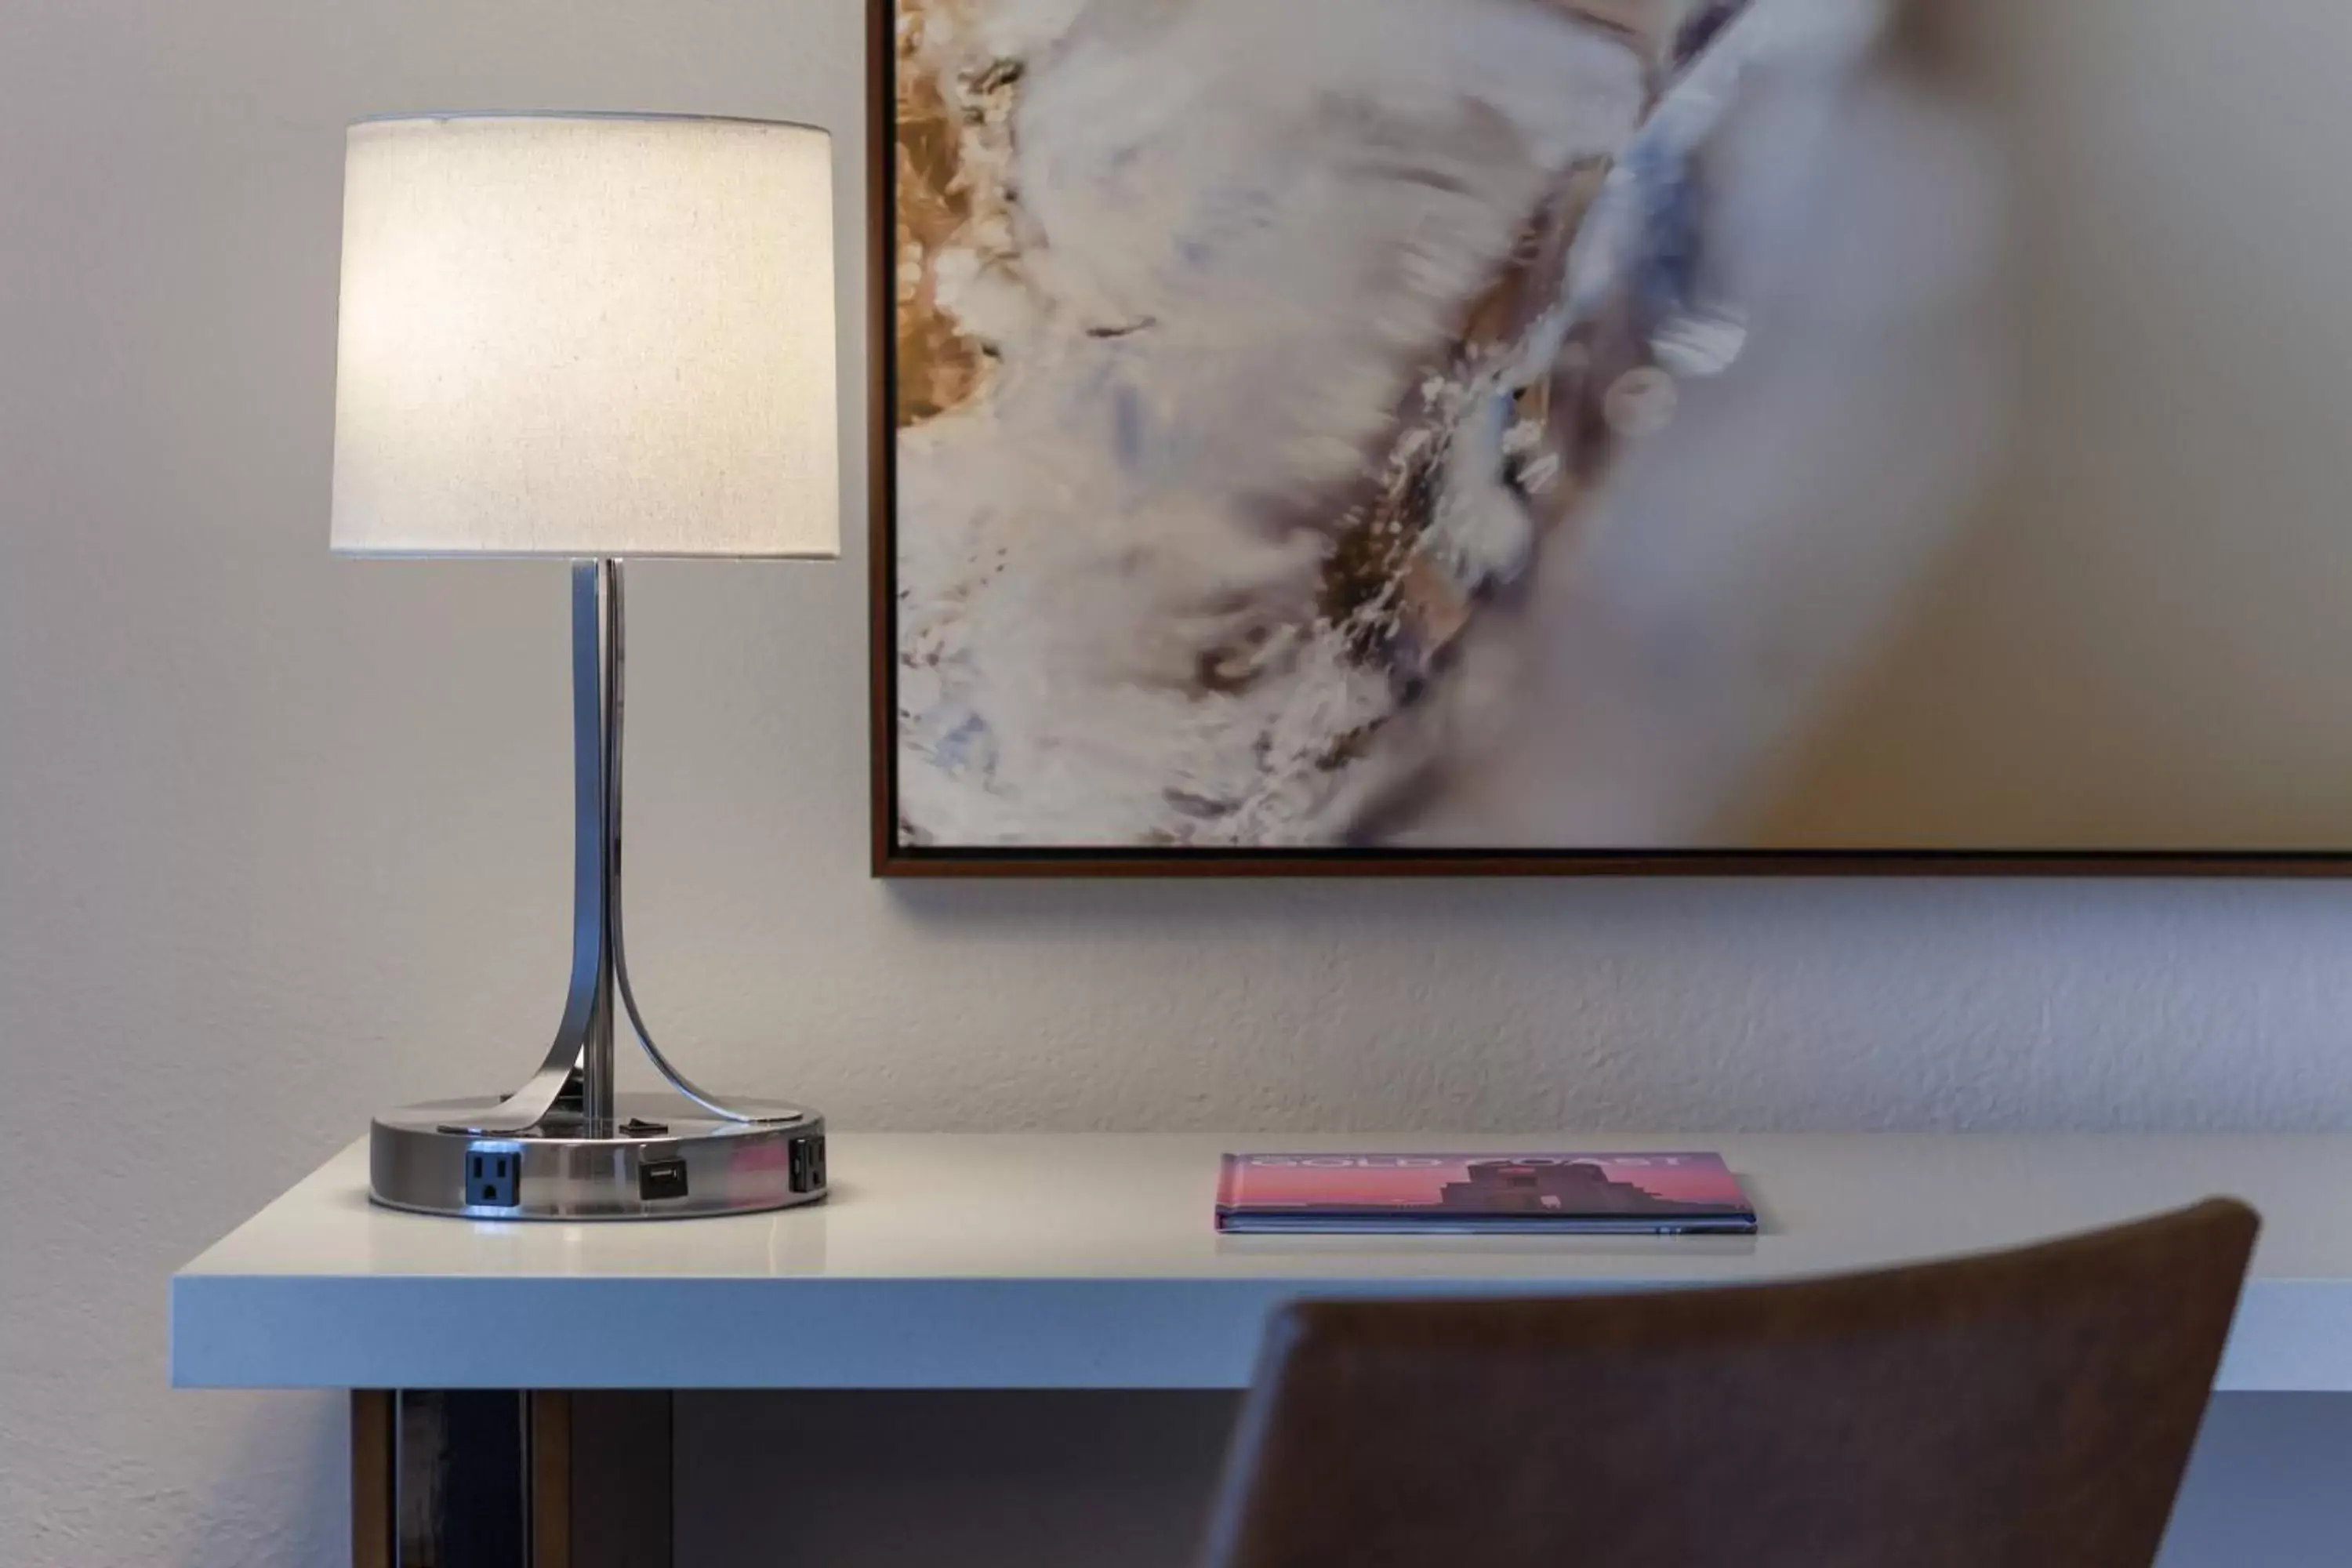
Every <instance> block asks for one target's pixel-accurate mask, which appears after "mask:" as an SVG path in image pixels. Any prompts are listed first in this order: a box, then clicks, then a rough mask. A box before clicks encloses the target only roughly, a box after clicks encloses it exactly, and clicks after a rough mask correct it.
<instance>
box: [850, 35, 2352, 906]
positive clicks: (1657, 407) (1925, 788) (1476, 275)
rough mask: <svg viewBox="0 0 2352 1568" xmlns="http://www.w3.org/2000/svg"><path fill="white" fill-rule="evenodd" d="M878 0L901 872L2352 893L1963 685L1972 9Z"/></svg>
mask: <svg viewBox="0 0 2352 1568" xmlns="http://www.w3.org/2000/svg"><path fill="white" fill-rule="evenodd" d="M870 3H871V5H872V10H871V16H870V46H871V56H872V60H871V65H872V72H873V79H872V84H871V94H872V112H871V132H872V135H871V145H872V154H873V156H872V166H871V169H870V172H869V175H870V180H871V196H872V216H873V229H872V236H871V238H872V249H873V255H874V258H875V268H876V272H875V276H874V279H873V305H874V311H875V320H874V330H875V334H876V342H875V354H874V362H875V367H876V369H875V380H874V386H873V397H874V421H873V430H874V443H875V445H874V449H873V452H872V458H873V468H872V472H873V476H874V482H873V487H872V489H873V496H874V517H873V539H872V560H871V567H872V572H873V577H874V584H873V585H874V601H873V636H874V653H873V663H874V668H873V679H874V686H875V708H874V747H875V755H874V834H875V843H874V853H875V865H876V868H877V872H879V873H882V874H888V875H948V874H1033V875H1034V874H1051V873H1062V874H1138V873H1141V874H1165V875H1185V874H1197V873H1210V874H1234V873H1244V874H1247V873H1279V874H1309V875H1311V874H1324V873H1339V872H1364V871H1371V872H1388V873H1436V874H1462V873H1479V872H1497V873H1522V874H1525V873H1536V874H1541V873H1557V872H1578V871H1631V870H1640V871H1693V872H1707V873H1719V872H1726V871H1733V872H1737V871H1751V870H1767V871H1841V872H1843V871H1888V870H1921V869H1942V870H1956V871H1989V872H2011V871H2017V870H2021V869H2025V870H2075V869H2095V870H2114V869H2126V870H2231V871H2238V870H2246V869H2279V868H2294V869H2328V868H2334V867H2335V865H2336V860H2335V858H2333V857H2332V856H2330V855H2327V854H2322V853H2315V852H2314V851H2313V848H2312V844H2313V842H2319V843H2321V844H2323V845H2324V844H2330V843H2334V842H2336V840H2333V839H2326V838H2324V837H2323V838H2319V839H2317V840H2314V839H2312V838H2310V837H2307V835H2309V834H2310V832H2311V831H2312V829H2311V827H2310V825H2309V821H2308V819H2306V818H2297V817H2295V816H2294V814H2293V813H2291V812H2281V811H2278V810H2276V809H2274V806H2275V802H2266V801H2265V800H2264V799H2263V797H2262V795H2261V792H2260V791H2259V790H2253V791H2249V792H2245V793H2242V795H2240V796H2239V797H2237V798H2236V799H2234V801H2231V802H2224V803H2221V804H2220V805H2215V804H2214V802H2213V801H2211V800H2206V801H2204V802H2203V807H2202V808H2201V810H2190V809H2183V810H2180V811H2179V812H2175V813H2170V814H2167V813H2166V812H2163V811H2158V810H2152V809H2146V808H2144V807H2143V806H2138V805H2133V806H2126V807H2124V808H2121V809H2115V810H2109V809H2107V808H2106V805H2107V803H2109V802H2110V801H2111V800H2112V801H2131V800H2137V799H2141V798H2142V797H2143V796H2144V795H2145V793H2146V790H2147V786H2148V781H2149V777H2150V775H2149V773H2148V772H2147V769H2146V768H2144V767H2140V766H2137V764H2135V763H2130V762H2129V761H2128V760H2127V759H2119V758H2112V757H2111V758H2109V759H2108V760H2107V762H2106V763H2105V764H2104V765H2105V767H2106V769H2107V772H2106V773H2105V776H2103V777H2100V778H2095V779H2093V778H2090V777H2089V776H2088V774H2086V773H2085V770H2084V764H2083V763H2082V757H2083V755H2084V746H2083V745H2082V744H2081V743H2079V740H2078V736H2079V733H2080V731H2082V730H2083V729H2084V726H2088V727H2090V728H2091V729H2093V730H2095V728H2096V726H2097V724H2098V722H2099V714H2100V711H2101V710H2099V709H2097V708H2096V707H2095V705H2094V704H2092V703H2091V702H2090V700H2089V699H2088V698H2086V697H2083V695H2082V694H2083V693H2084V692H2092V693H2095V692H2096V691H2097V690H2098V689H2100V688H2101V682H2100V681H2099V680H2097V679H2088V678H2084V679H2075V677H2076V676H2080V675H2081V673H2082V672H2081V671H2079V670H2077V671H2074V673H2073V674H2072V675H2070V674H2068V672H2067V671H2064V670H2060V671H2057V672H2056V673H2055V674H2054V675H2053V676H2052V677H2051V678H2050V679H2043V677H2042V672H2038V671H2036V670H2033V669H2031V668H2022V667H2021V665H2020V663H2019V662H2018V660H2017V659H2015V658H2006V662H2004V658H2005V657H2006V656H2004V655H2002V653H2001V652H2000V649H2001V647H2003V646H2004V645H2002V643H2001V640H2000V637H1997V636H1992V637H1984V638H1979V643H1980V644H1982V645H1985V646H1990V647H1992V649H1993V650H1994V651H1993V652H1991V653H1990V654H1988V653H1984V652H1982V651H1981V648H1980V649H1979V653H1978V654H1976V655H1970V656H1969V657H1967V658H1959V659H1958V666H1959V668H1953V667H1952V663H1951V661H1947V662H1946V663H1945V664H1943V665H1936V664H1935V661H1934V658H1933V650H1934V648H1935V647H1936V639H1937V636H1939V635H1943V634H1942V633H1940V632H1939V631H1938V629H1937V628H1938V627H1939V626H1944V624H1945V623H1946V622H1948V621H1949V620H1950V619H1951V617H1952V616H1954V615H1955V614H1958V613H1959V612H1958V611H1956V610H1955V609H1954V608H1953V607H1952V606H1951V605H1949V604H1948V603H1947V602H1946V601H1947V600H1948V598H1949V596H1950V595H1949V592H1948V589H1949V584H1950V583H1951V581H1952V577H1953V574H1954V573H1955V572H1956V571H1959V570H1962V568H1963V567H1964V566H1965V563H1966V562H1967V560H1968V558H1969V548H1970V544H1971V542H1972V541H1973V540H1975V539H1976V538H1977V537H1978V534H1979V531H1980V529H1981V528H1982V527H1983V526H1984V524H1983V521H1982V520H1983V518H1984V517H1985V516H1986V515H1987V510H1986V509H1987V508H1988V507H1989V506H1992V505H1994V504H1996V503H1995V502H1992V501H1988V500H1987V499H1986V497H1987V496H1988V494H1991V493H1995V492H1997V491H1998V490H1999V489H2000V486H1999V483H1998V480H1999V479H2000V476H2001V475H2002V474H2003V473H2004V472H2005V471H2006V462H2005V453H2006V452H2007V450H2008V447H2007V445H2006V442H2007V440H2008V438H2009V436H2010V431H2009V429H2008V421H2007V420H2006V419H2005V417H2004V416H2005V413H2006V411H2007V410H2008V408H2009V407H2010V390H2009V389H2010V382H2009V379H2008V378H2009V377H2011V375H2012V374H2014V366H2013V360H2014V355H2013V354H2012V353H2011V345H2010V341H2009V335H2008V332H2007V328H2006V323H2007V321H2008V320H2009V317H2008V315H2007V313H2006V310H2007V307H2006V305H2005V304H2004V300H2005V299H2006V295H2005V294H2004V292H2003V289H2002V287H2001V273H2002V265H2003V263H2002V258H2003V256H2004V254H2005V252H2004V250H2003V241H2002V226H2001V223H2000V213H2001V211H2002V210H2003V207H2004V192H2003V176H2002V164H2001V163H2000V157H1999V155H1998V148H1997V142H1996V139H1995V138H1994V137H1993V136H1991V135H1990V133H1989V131H1988V128H1987V124H1986V121H1985V118H1984V116H1983V115H1982V113H1981V112H1980V111H1979V110H1977V109H1976V108H1975V106H1974V100H1973V99H1972V98H1971V96H1970V94H1969V91H1968V90H1967V88H1966V84H1965V81H1964V80H1963V79H1961V77H1960V74H1959V73H1957V72H1954V71H1950V70H1946V69H1943V68H1942V66H1943V64H1944V63H1945V62H1943V61H1942V60H1940V59H1939V58H1938V56H1937V44H1936V38H1937V28H1936V27H1935V26H1933V25H1932V23H1931V13H1932V11H1933V10H1934V9H1935V8H1937V0H1913V3H1912V4H1911V5H1907V6H1902V5H1890V4H1882V3H1879V0H870ZM1956 562H1958V563H1962V564H1961V566H1956V565H1955V563H1956ZM2029 570H2030V563H2029ZM1939 617H1940V618H1939ZM1996 618H1997V617H1996ZM2060 618H2063V617H2060ZM2012 651H2013V650H2012ZM2070 657H2073V658H2081V659H2083V660H2084V661H2085V662H2086V663H2087V664H2088V665H2091V666H2095V667H2098V668H2105V661H2106V660H2107V659H2108V658H2109V657H2110V655H2109V654H2108V653H2106V652H2103V651H2102V650H2100V649H2098V648H2089V649H2084V648H2076V649H2074V652H2073V654H2072V655H2070ZM1971 659H1974V660H1975V661H1976V662H1975V663H1974V664H1971V662H1970V661H1971ZM2053 693H2054V694H2057V695H2055V696H2053ZM2107 694H2108V695H2109V696H2110V697H2112V696H2113V695H2114V693H2113V692H2112V690H2110V691H2109V692H2108V693H2107ZM2059 697H2064V699H2065V700H2058V698H2059ZM2077 698H2081V700H2082V705H2081V706H2079V707H2075V708H2070V707H2069V706H2068V705H2067V704H2068V702H2072V701H2074V700H2076V699H2077ZM2004 704H2007V706H2004ZM2343 717H2344V718H2345V720H2346V724H2345V731H2346V732H2347V733H2348V734H2352V710H2347V712H2346V713H2345V714H2344V715H2343ZM2053 736H2054V737H2057V739H2055V740H2053V739H2051V737H2053ZM2037 737H2040V738H2039V739H2037ZM2053 748H2054V750H2053ZM2093 750H2095V748H2093ZM2090 771H2091V772H2092V773H2095V772H2097V770H2096V769H2092V770H2090ZM2345 783H2346V784H2347V789H2352V770H2347V773H2346V775H2345ZM2102 792H2104V793H2102ZM2159 793H2161V792H2159ZM2209 793H2210V792H2209ZM2345 827H2346V829H2347V831H2346V833H2345V834H2344V836H2343V839H2342V841H2343V842H2347V843H2352V819H2347V821H2346V823H2345Z"/></svg>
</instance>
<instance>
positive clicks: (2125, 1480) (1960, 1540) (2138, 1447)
mask: <svg viewBox="0 0 2352 1568" xmlns="http://www.w3.org/2000/svg"><path fill="white" fill-rule="evenodd" d="M2258 1223H2259V1222H2258V1221H2257V1219H2256V1217H2255V1215H2254V1212H2253V1211H2252V1209H2250V1208H2248V1207H2246V1206H2245V1205H2243V1204H2240V1203H2236V1202H2232V1201H2228V1200H2215V1201H2211V1202H2207V1203H2202V1204H2199V1205H2196V1206H2195V1207H2193V1208H2188V1209H2183V1210H2181V1211H2180V1212H2179V1213H2177V1214H2170V1215H2162V1216H2159V1217H2158V1218H2154V1219H2149V1220H2144V1221H2141V1222H2139V1223H2137V1224H2133V1225H2126V1226H2120V1227H2118V1228H2116V1229H2113V1230H2106V1231H2101V1232H2097V1233H2095V1234H2093V1235H2088V1236H2083V1237H2072V1238H2069V1239H2065V1240H2061V1241H2055V1242H2050V1243H2046V1244H2043V1245H2041V1246H2035V1247H2025V1248H2021V1249H2020V1250H2017V1251H2011V1252H2001V1253H1994V1254H1990V1255H1987V1256H1983V1257H1975V1258H1958V1259H1954V1260H1951V1261H1948V1262H1937V1263H1929V1264H1925V1265H1921V1266H1917V1267H1913V1268H1896V1269H1891V1270H1887V1271H1885V1272H1880V1273H1872V1274H1861V1275H1853V1276H1846V1277H1842V1278H1833V1279H1820V1280H1813V1281H1804V1282H1799V1283H1793V1284H1786V1285H1768V1286H1755V1287H1732V1288H1724V1289H1698V1290H1675V1291H1663V1292H1630V1293H1620V1294H1612V1295H1606V1296H1587V1297H1578V1298H1567V1299H1550V1300H1478V1299H1469V1300H1464V1299H1433V1300H1315V1301H1306V1302H1301V1303H1298V1304H1296V1305H1293V1306H1290V1307H1287V1308H1286V1309H1284V1310H1282V1311H1281V1312H1280V1313H1279V1314H1277V1316H1276V1319H1275V1321H1274V1322H1273V1324H1272V1326H1271V1328H1270V1331H1269V1332H1268V1334H1267V1339H1266V1345H1265V1352H1264V1355H1263V1358H1262V1360H1261V1362H1260V1364H1259V1367H1258V1373H1257V1378H1256V1382H1255V1385H1254V1386H1253V1388H1252V1390H1251V1392H1250V1394H1249V1397H1248V1399H1247V1401H1246V1402H1245V1403H1244V1408H1243V1414H1242V1418H1241V1423H1240V1426H1239V1428H1238V1430H1237V1432H1236V1435H1235V1438H1234V1450H1233V1454H1232V1457H1231V1458H1230V1459H1229V1461H1228V1467H1227V1471H1226V1475H1225V1480H1224V1484H1223V1489H1222V1490H1221V1492H1220V1494H1219V1497H1218V1500H1217V1504H1216V1507H1215V1510H1214V1512H1213V1516H1212V1519H1211V1521H1210V1531H1209V1543H1208V1547H1207V1551H1206V1554H1205V1562H1206V1563H1207V1564H1208V1565H1209V1568H1406V1565H1411V1568H1735V1565H1736V1568H1947V1565H1948V1568H1960V1565H1966V1568H2147V1564H2148V1563H2150V1561H2151V1560H2153V1558H2154V1557H2155V1555H2156V1552H2157V1548H2158V1544H2159V1542H2160V1541H2161V1539H2162V1537H2163V1533H2164V1526H2165V1521H2166V1520H2167V1518H2168V1515H2169V1513H2170V1511H2171V1507H2172V1498H2173V1494H2174V1492H2175V1491H2176V1490H2177V1489H2179V1484H2180V1475H2181V1471H2182V1469H2183V1468H2184V1467H2185V1466H2186V1465H2187V1463H2188V1459H2189V1446H2190V1444H2191V1442H2192V1441H2193V1439H2194V1438H2195V1436H2196V1433H2197V1426H2198V1422H2199V1420H2200V1417H2201V1415H2202V1414H2203V1412H2204V1408H2205V1403H2206V1399H2207V1396H2208V1394H2210V1391H2211V1388H2212V1384H2213V1373H2214V1369H2215V1366H2216V1364H2217V1363H2219V1361H2220V1359H2221V1346H2222V1342H2223V1340H2224V1338H2225V1337H2226V1336H2227V1334H2228V1331H2229V1327H2230V1319H2231V1314H2232V1312H2233V1311H2234V1310H2235V1307H2236V1303H2237V1298H2238V1289H2239V1285H2240V1282H2241V1281H2242V1279H2243V1277H2244V1274H2245V1268H2246V1262H2247V1258H2248V1257H2249V1255H2250V1254H2251V1252H2252V1247H2253V1241H2254V1233H2255V1230H2256V1228H2257V1225H2258Z"/></svg>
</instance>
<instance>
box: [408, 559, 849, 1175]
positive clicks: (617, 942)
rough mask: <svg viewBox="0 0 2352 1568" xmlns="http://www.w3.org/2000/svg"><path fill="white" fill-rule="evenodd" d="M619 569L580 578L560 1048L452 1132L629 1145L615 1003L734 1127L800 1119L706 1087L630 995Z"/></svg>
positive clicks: (680, 1083)
mask: <svg viewBox="0 0 2352 1568" xmlns="http://www.w3.org/2000/svg"><path fill="white" fill-rule="evenodd" d="M627 668H628V666H627V642H626V636H625V614H624V607H623V588H622V577H621V563H619V562H618V561H614V560H602V561H578V562H574V563H572V823H573V831H572V979H571V984H570V987H569V989H568V991H567V992H566V994H565V996H564V1002H563V1016H562V1021H561V1022H559V1023H558V1024H557V1025H556V1029H555V1040H554V1043H553V1044H552V1045H551V1046H550V1047H548V1051H547V1055H546V1057H545V1058H544V1059H543V1060H541V1063H540V1065H539V1068H538V1070H537V1071H535V1072H533V1073H532V1074H531V1075H530V1078H529V1079H527V1080H525V1082H524V1083H523V1085H522V1087H521V1088H520V1089H516V1090H515V1091H514V1092H513V1093H512V1094H509V1096H507V1098H506V1099H504V1100H500V1101H499V1102H498V1103H497V1104H496V1105H495V1106H493V1107H491V1108H490V1109H488V1110H486V1111H484V1112H483V1113H482V1114H481V1115H479V1116H477V1117H468V1118H467V1119H466V1120H465V1121H463V1122H458V1123H451V1124H449V1125H448V1126H447V1128H446V1131H451V1132H465V1133H470V1134H475V1135H478V1136H488V1135H493V1134H509V1135H512V1134H518V1133H522V1132H527V1131H532V1130H533V1129H536V1128H539V1127H540V1126H541V1124H542V1123H546V1122H548V1121H551V1120H554V1121H562V1123H564V1124H565V1131H570V1132H573V1133H575V1134H576V1135H577V1136H580V1137H585V1138H612V1137H615V1136H618V1135H621V1134H622V1131H623V1129H622V1126H621V1124H620V1123H618V1122H616V1121H615V1119H614V1118H615V1111H614V1105H615V1098H614V1051H613V1037H614V1028H615V1024H616V1020H615V1016H614V1003H615V1001H616V1000H617V1001H618V1003H619V1011H620V1013H621V1014H623V1015H625V1016H626V1017H627V1019H628V1021H629V1027H630V1029H631V1031H632V1032H633V1033H634V1034H635V1036H636V1039H637V1044H638V1046H639V1047H641V1048H642V1049H643V1050H644V1051H645V1053H646V1059H647V1060H649V1061H651V1062H652V1063H653V1066H654V1070H655V1071H656V1073H659V1074H660V1075H661V1077H662V1079H663V1081H665V1082H667V1084H668V1085H669V1086H670V1088H672V1089H676V1090H677V1092H678V1093H679V1094H681V1095H683V1096H685V1097H686V1098H687V1099H688V1100H692V1101H693V1102H694V1103H695V1104H696V1105H698V1106H700V1107H701V1108H702V1109H703V1110H705V1111H707V1112H709V1114H710V1115H712V1116H714V1117H717V1118H719V1120H721V1121H734V1122H742V1123H746V1124H763V1123H780V1122H791V1121H799V1120H801V1119H802V1113H800V1112H797V1111H793V1110H786V1109H776V1110H757V1111H755V1110H748V1109H743V1108H739V1107H737V1106H733V1105H730V1104H729V1103H728V1102H727V1101H725V1100H721V1099H719V1097H718V1096H716V1095H713V1094H710V1093H709V1092H707V1091H706V1090H704V1089H700V1088H698V1087H697V1086H696V1085H695V1083H694V1082H693V1081H692V1080H691V1079H688V1078H687V1076H686V1075H685V1074H684V1073H682V1072H680V1071H679V1070H678V1069H677V1067H676V1066H674V1065H673V1064H672V1063H671V1062H670V1060H669V1058H667V1057H666V1056H664V1055H663V1054H662V1052H661V1047H658V1046H656V1044H655V1043H654V1038H653V1034H652V1031H650V1030H649V1029H647V1028H646V1023H645V1016H644V1014H643V1013H642V1012H641V1011H639V1009H638V1006H637V998H636V993H635V990H634V989H633V988H632V987H631V985H630V984H629V961H628V950H627V947H626V946H625V943H624V942H623V940H622V935H621V925H622V922H621V772H622V768H621V764H622V757H623V752H622V718H623V713H624V695H623V694H624V691H625V675H626V673H627Z"/></svg>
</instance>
